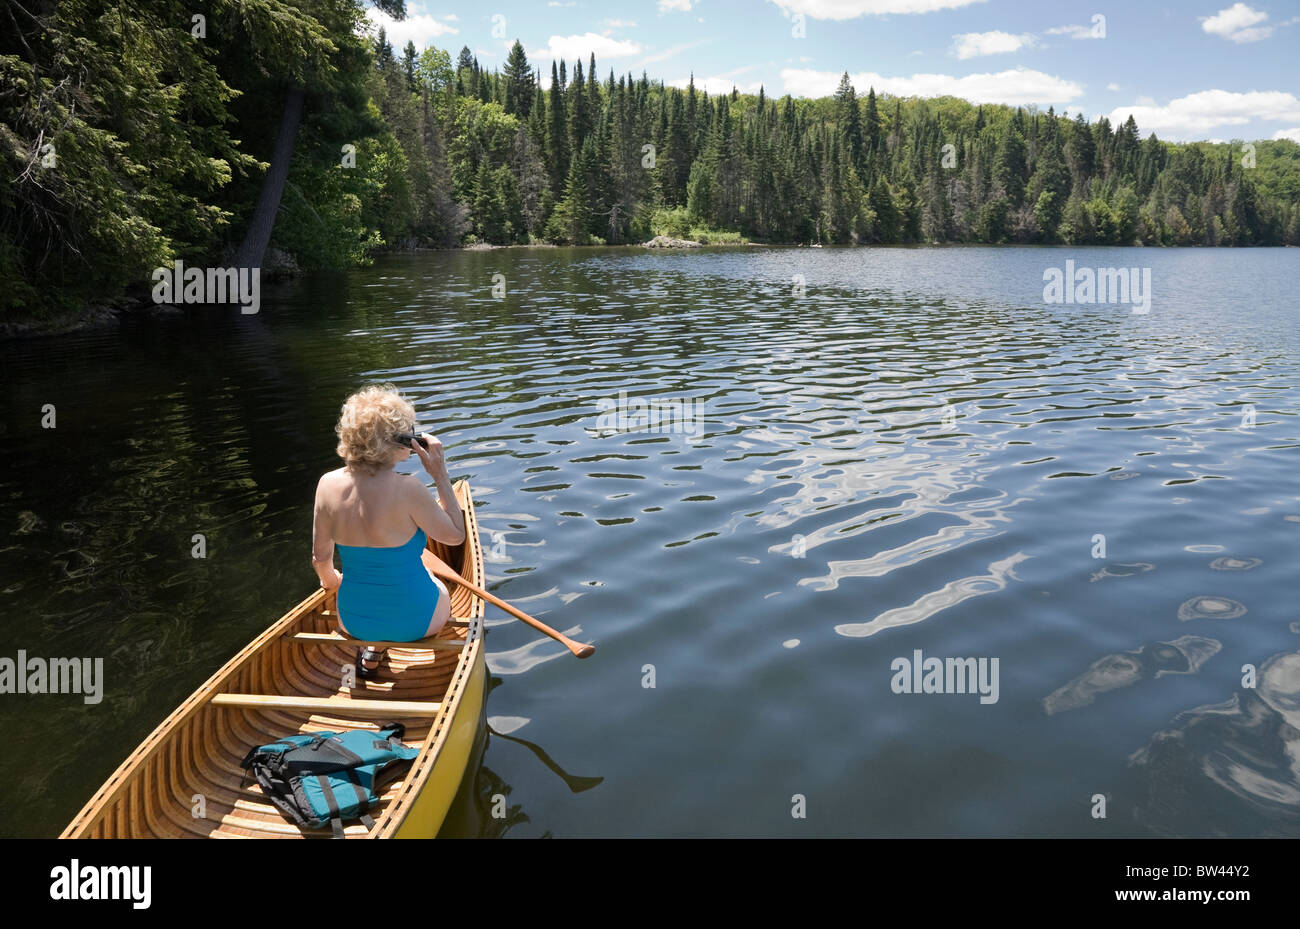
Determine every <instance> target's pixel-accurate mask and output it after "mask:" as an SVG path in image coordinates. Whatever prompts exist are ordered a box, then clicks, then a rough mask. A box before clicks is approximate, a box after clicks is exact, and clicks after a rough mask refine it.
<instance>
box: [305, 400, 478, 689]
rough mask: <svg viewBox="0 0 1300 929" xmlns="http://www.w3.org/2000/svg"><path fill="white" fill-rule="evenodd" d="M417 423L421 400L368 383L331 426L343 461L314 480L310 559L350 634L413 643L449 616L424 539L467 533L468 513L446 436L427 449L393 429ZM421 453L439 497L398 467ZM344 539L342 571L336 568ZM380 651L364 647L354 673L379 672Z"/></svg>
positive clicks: (454, 538) (408, 429) (429, 441)
mask: <svg viewBox="0 0 1300 929" xmlns="http://www.w3.org/2000/svg"><path fill="white" fill-rule="evenodd" d="M414 430H415V408H414V407H413V406H411V404H410V403H409V402H408V401H407V400H406V399H405V398H404V397H402V395H401V394H400V393H398V392H397V390H396V389H395V388H393V387H392V386H391V385H384V386H381V387H366V388H363V389H362V390H360V391H358V392H357V393H355V394H353V395H352V396H351V397H349V398H348V400H347V402H346V403H344V404H343V410H342V413H341V415H340V416H339V421H338V425H337V426H336V427H335V431H336V432H337V433H338V437H339V444H338V449H337V451H338V455H339V457H340V458H342V459H343V461H344V466H343V467H342V468H339V469H338V470H335V471H330V472H329V473H327V474H325V475H324V476H322V477H321V479H320V482H319V483H318V484H317V486H316V507H315V518H314V523H313V530H312V536H313V540H312V567H314V568H315V569H316V574H317V576H318V577H319V578H320V583H321V586H322V587H324V588H325V589H326V590H337V591H338V614H339V624H340V625H341V626H342V627H343V630H344V631H345V632H346V633H347V634H348V635H350V636H352V637H353V638H357V639H372V640H380V641H389V642H413V641H415V640H417V639H423V638H425V637H426V636H431V635H435V634H436V633H437V632H438V630H439V629H441V628H442V626H443V624H444V623H446V622H447V620H448V619H450V618H451V607H450V602H449V598H448V595H447V589H446V588H445V587H444V586H443V584H442V582H441V581H439V580H438V579H437V578H436V577H434V575H433V572H432V571H431V570H430V569H429V567H428V565H427V564H426V559H425V557H424V553H425V541H426V539H433V540H435V541H438V542H443V543H446V544H448V545H459V544H460V543H461V542H463V541H464V540H465V517H464V514H462V513H461V510H460V506H459V504H457V502H456V495H455V493H454V492H453V490H452V486H451V477H450V476H449V475H448V474H447V467H446V464H445V463H444V461H443V456H442V443H440V442H439V441H438V440H437V439H436V438H434V437H433V436H431V435H429V434H428V433H425V434H424V435H422V436H421V438H423V439H424V443H425V447H423V448H422V447H420V443H418V442H415V441H412V442H411V443H410V445H409V446H407V445H405V444H403V443H402V442H401V441H400V440H398V439H396V438H395V437H396V436H398V435H400V434H403V433H407V434H409V433H412V432H414ZM412 452H414V453H415V454H417V455H419V456H420V463H421V464H423V465H424V470H425V471H426V472H427V473H428V475H429V476H430V477H431V478H433V482H434V484H435V486H436V487H437V489H438V496H437V498H435V497H434V495H433V494H432V493H430V492H429V488H428V487H426V486H425V485H424V483H423V482H422V481H420V480H419V479H418V478H417V477H415V475H409V474H399V473H398V472H396V471H395V470H394V465H396V464H397V463H398V462H399V461H405V460H406V459H408V458H410V457H411V453H412ZM335 546H338V549H339V558H340V559H341V561H342V567H343V571H342V573H340V572H339V571H338V570H337V569H335V567H334V548H335ZM380 657H381V656H380V654H379V653H377V652H374V651H373V650H371V649H366V651H365V652H364V653H361V654H359V655H358V658H357V674H358V675H359V676H360V677H363V678H372V677H374V676H375V673H376V672H375V669H376V668H377V667H378V665H379V659H380Z"/></svg>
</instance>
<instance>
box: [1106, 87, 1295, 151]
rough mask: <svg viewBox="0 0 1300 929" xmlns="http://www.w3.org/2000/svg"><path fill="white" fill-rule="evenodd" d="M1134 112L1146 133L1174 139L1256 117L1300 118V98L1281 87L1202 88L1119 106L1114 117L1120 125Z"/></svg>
mask: <svg viewBox="0 0 1300 929" xmlns="http://www.w3.org/2000/svg"><path fill="white" fill-rule="evenodd" d="M1130 113H1131V114H1133V118H1134V119H1135V120H1137V124H1138V129H1139V130H1140V131H1141V132H1142V133H1143V134H1144V135H1145V134H1147V133H1150V132H1155V133H1157V134H1158V135H1160V136H1161V137H1167V138H1171V139H1204V138H1205V137H1206V135H1207V133H1209V131H1210V130H1211V129H1216V128H1218V127H1220V126H1244V125H1246V124H1247V123H1250V122H1252V121H1254V120H1263V121H1266V122H1288V123H1289V122H1296V121H1300V99H1296V97H1295V96H1294V95H1293V94H1289V93H1285V92H1283V91H1280V90H1269V91H1255V90H1252V91H1250V92H1249V93H1234V92H1232V91H1228V90H1202V91H1200V92H1199V93H1194V94H1188V95H1187V96H1185V97H1179V98H1178V99H1176V100H1171V101H1169V102H1168V103H1167V104H1165V105H1164V106H1150V105H1141V104H1138V105H1134V106H1121V107H1116V108H1115V109H1114V110H1112V111H1111V114H1110V121H1111V123H1113V124H1115V125H1118V124H1119V123H1121V122H1123V121H1124V120H1126V119H1128V117H1129V114H1130Z"/></svg>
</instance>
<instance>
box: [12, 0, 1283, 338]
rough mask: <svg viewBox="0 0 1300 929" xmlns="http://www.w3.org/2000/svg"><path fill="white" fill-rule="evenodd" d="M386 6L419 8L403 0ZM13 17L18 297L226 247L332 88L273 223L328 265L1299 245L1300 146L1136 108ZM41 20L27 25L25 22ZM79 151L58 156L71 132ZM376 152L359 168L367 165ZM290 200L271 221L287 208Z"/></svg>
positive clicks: (350, 12)
mask: <svg viewBox="0 0 1300 929" xmlns="http://www.w3.org/2000/svg"><path fill="white" fill-rule="evenodd" d="M379 5H380V6H381V7H382V8H383V9H386V10H388V11H389V12H392V13H394V14H399V15H400V14H402V12H403V4H402V2H401V0H379ZM30 6H32V5H29V6H25V7H23V9H22V10H21V11H19V13H18V15H19V20H18V26H17V28H16V29H15V28H12V24H10V25H9V26H7V27H6V30H5V31H4V32H3V33H0V162H3V169H4V170H5V172H6V174H7V176H8V177H9V178H12V182H11V183H9V184H8V185H7V186H6V187H5V188H4V189H3V190H0V273H2V274H3V275H4V279H5V281H6V286H5V287H4V288H3V289H2V290H0V293H3V296H0V312H23V313H32V312H41V311H44V310H47V309H51V308H57V307H60V306H68V305H77V304H84V303H85V302H87V301H89V300H91V299H96V298H105V297H112V296H115V295H117V294H120V293H122V292H123V291H124V290H127V289H128V288H130V287H132V286H138V285H140V284H141V283H142V282H144V281H147V279H148V276H149V272H150V271H151V269H152V268H153V267H156V266H159V265H166V264H169V263H170V262H171V261H173V260H174V259H175V258H178V257H180V258H184V259H185V260H186V261H187V262H203V261H206V262H210V263H216V262H217V261H218V260H219V258H220V256H221V255H222V254H223V253H224V252H225V251H226V250H227V249H228V248H229V246H230V245H231V244H232V242H235V241H238V240H239V239H240V237H241V236H242V232H243V229H244V228H245V226H246V225H247V224H248V221H249V218H250V216H251V215H252V213H253V205H254V203H255V201H256V199H257V196H258V192H259V190H260V188H261V186H262V183H263V172H264V171H266V169H267V162H268V161H269V160H270V159H271V157H272V152H273V149H274V143H275V139H276V133H277V131H278V127H279V125H280V121H281V117H282V115H283V113H284V112H285V100H286V98H287V94H286V91H287V89H288V88H290V87H295V86H296V87H301V88H305V91H306V100H307V105H306V107H305V109H304V115H303V119H302V123H301V126H300V128H299V130H298V133H297V136H296V145H295V148H294V154H293V158H292V160H291V162H290V172H289V180H288V183H287V185H286V188H285V193H284V196H283V197H282V198H281V203H280V210H279V215H278V218H277V220H276V225H275V227H274V230H273V234H272V241H273V242H274V243H275V244H276V245H278V246H279V247H281V248H285V249H287V250H289V251H291V252H293V253H294V254H295V256H296V257H297V258H298V260H299V263H300V264H302V265H303V266H306V267H329V268H341V267H348V266H351V265H355V264H359V263H363V262H365V261H367V260H368V258H369V255H370V254H371V253H372V252H373V250H374V249H376V248H378V247H383V246H386V245H395V244H399V243H407V242H412V241H414V242H424V243H428V244H437V245H445V246H454V245H457V244H461V243H463V242H465V241H470V240H472V241H482V242H491V243H496V244H518V243H530V242H538V241H548V242H554V243H561V244H589V243H594V242H611V243H622V242H629V241H630V242H635V241H641V240H643V239H645V238H648V237H649V236H651V235H656V234H664V235H672V236H677V237H688V238H696V239H700V240H703V241H711V242H716V241H742V240H757V241H767V242H799V243H811V242H826V243H862V242H879V243H900V242H917V241H937V242H945V241H961V242H1044V243H1055V242H1063V243H1070V244H1085V243H1105V244H1130V243H1134V242H1141V243H1144V244H1148V245H1231V246H1244V245H1259V244H1265V245H1280V244H1293V245H1294V244H1300V145H1296V144H1295V143H1293V142H1291V141H1289V140H1278V141H1261V142H1256V143H1253V145H1254V152H1253V159H1254V160H1253V162H1252V161H1251V159H1250V157H1247V156H1248V154H1249V153H1248V151H1247V149H1246V148H1245V147H1244V143H1241V142H1233V143H1231V144H1228V143H1194V144H1186V145H1178V144H1170V143H1166V142H1162V141H1160V140H1159V139H1157V138H1156V137H1155V136H1154V135H1151V136H1148V137H1147V138H1145V139H1143V138H1142V136H1141V134H1140V132H1139V128H1138V126H1137V125H1136V123H1135V122H1134V121H1133V119H1131V118H1129V119H1126V120H1124V121H1123V122H1121V123H1120V124H1118V125H1117V126H1115V127H1112V126H1111V124H1110V122H1109V120H1107V119H1105V118H1102V119H1098V120H1097V121H1096V122H1094V123H1092V124H1090V123H1088V122H1087V121H1086V120H1085V119H1084V118H1083V117H1082V116H1081V115H1080V116H1078V117H1075V118H1074V119H1066V118H1062V117H1058V116H1057V115H1055V113H1054V111H1052V110H1051V109H1049V110H1048V111H1047V112H1046V113H1042V112H1039V111H1038V110H1037V109H1034V108H1029V109H1023V108H1012V107H1006V106H978V107H977V106H973V105H971V104H969V103H967V102H965V101H963V100H960V99H957V98H953V97H943V98H936V99H919V98H908V99H900V98H897V97H886V96H884V95H879V96H878V95H877V94H876V92H875V90H874V88H867V89H866V91H867V92H866V93H865V95H863V94H860V93H859V89H857V88H854V87H853V85H852V83H851V81H849V79H848V77H847V75H845V76H844V78H843V79H842V80H841V82H840V85H839V87H838V88H837V90H836V93H835V95H834V96H833V97H827V98H823V99H820V100H805V99H800V100H795V99H793V98H791V97H788V96H787V97H783V98H781V99H779V100H773V99H770V98H768V97H767V96H766V94H765V93H764V92H763V91H760V93H759V94H757V95H749V94H735V95H734V96H733V95H730V94H728V95H723V96H720V97H712V96H709V95H708V94H706V93H702V92H700V91H698V90H697V89H696V88H695V85H694V82H693V81H692V82H691V83H689V84H688V85H687V87H686V88H684V89H679V88H676V87H669V86H666V85H665V84H663V83H661V82H651V81H650V79H649V78H648V77H647V76H645V75H642V76H641V77H640V78H636V77H634V76H633V75H631V74H627V75H623V76H621V77H620V76H616V75H614V74H613V73H610V74H609V75H608V77H607V78H606V79H604V80H602V79H600V78H598V76H597V73H596V67H597V65H596V61H595V59H594V56H592V57H591V58H589V59H588V60H587V61H579V62H574V63H573V67H572V70H570V69H569V67H568V64H569V63H567V62H558V63H557V64H558V66H554V65H553V67H552V80H551V85H550V87H549V89H548V90H546V91H542V90H541V89H540V88H539V87H538V86H537V81H536V77H537V75H536V73H535V72H534V71H533V69H532V67H531V66H530V65H529V63H528V59H527V56H526V54H525V51H524V48H523V46H522V44H520V43H515V44H514V45H513V46H512V48H511V49H510V52H509V55H508V58H507V61H506V64H505V67H504V68H503V69H502V70H501V71H499V72H498V71H495V70H488V69H486V68H484V67H482V66H481V65H480V63H479V62H478V60H477V59H476V58H475V57H474V54H473V53H472V52H471V51H470V49H469V48H468V47H465V48H462V49H461V50H460V52H459V53H458V54H457V55H456V56H455V57H454V58H453V56H452V54H451V52H450V51H449V50H444V49H439V48H435V47H428V48H424V49H417V48H415V47H414V46H413V45H410V44H408V45H407V46H405V47H403V48H401V49H394V48H393V46H392V44H391V42H389V41H388V39H387V37H386V36H383V35H380V36H373V37H372V36H370V35H368V34H363V33H362V32H361V31H360V27H361V26H362V24H363V23H364V22H365V15H364V9H363V6H362V4H361V0H300V2H295V3H293V4H285V3H283V2H281V0H240V2H237V0H214V2H213V3H212V4H210V7H209V10H208V12H207V13H206V15H207V16H208V35H207V37H206V38H203V39H195V38H194V37H192V36H191V35H190V33H189V24H190V16H191V11H190V10H189V8H187V7H185V6H184V5H183V4H181V3H180V0H157V2H155V3H151V4H147V5H145V6H144V7H139V6H131V7H129V8H128V7H121V6H118V5H113V4H110V3H108V2H107V0H61V2H59V3H53V2H50V3H46V4H43V5H39V4H38V5H34V6H35V9H36V10H37V12H35V13H31V14H29V13H27V10H28V9H29V7H30ZM23 17H26V18H23ZM50 144H52V145H53V146H54V149H53V150H52V151H53V152H55V153H57V164H56V166H47V165H45V164H43V161H42V154H43V152H44V151H45V150H46V149H45V146H47V145H50ZM344 146H352V147H353V148H352V150H353V151H355V155H356V165H355V167H348V166H345V165H344V164H342V163H341V160H340V152H341V151H342V150H343V147H344ZM263 215H265V214H263Z"/></svg>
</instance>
